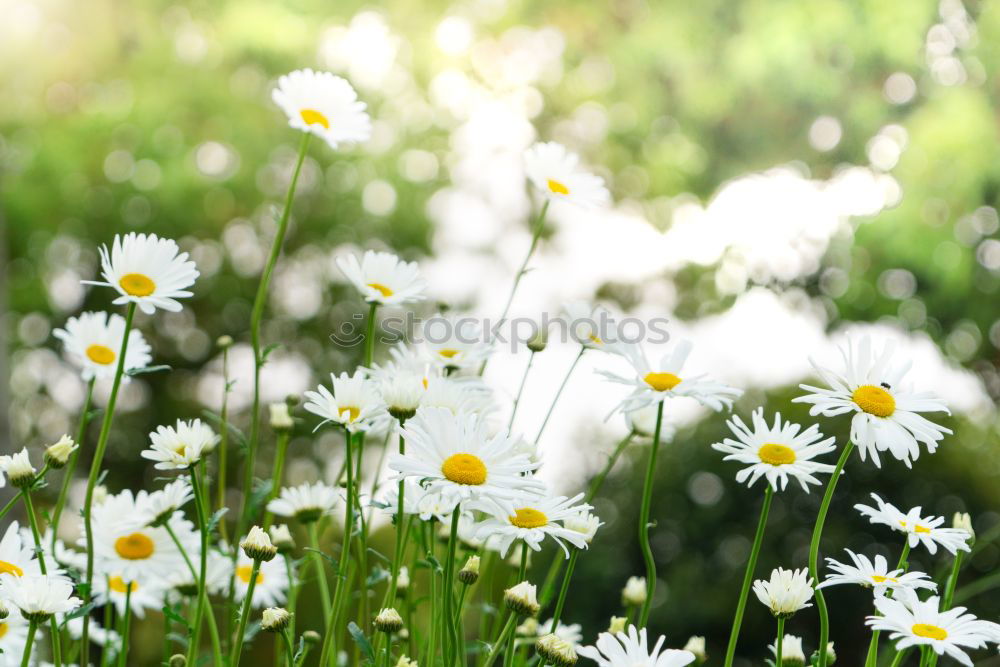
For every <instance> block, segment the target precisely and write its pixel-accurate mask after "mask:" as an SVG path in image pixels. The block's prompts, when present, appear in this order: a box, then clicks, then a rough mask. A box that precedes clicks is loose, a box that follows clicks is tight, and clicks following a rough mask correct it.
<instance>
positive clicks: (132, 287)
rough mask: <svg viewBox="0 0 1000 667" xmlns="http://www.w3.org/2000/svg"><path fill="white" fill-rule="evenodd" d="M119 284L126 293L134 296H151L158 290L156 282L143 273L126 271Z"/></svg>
mask: <svg viewBox="0 0 1000 667" xmlns="http://www.w3.org/2000/svg"><path fill="white" fill-rule="evenodd" d="M118 284H119V285H121V288H122V289H123V290H125V293H126V294H130V295H132V296H149V295H150V294H152V293H153V292H155V291H156V283H154V282H153V281H152V280H151V279H150V278H149V276H144V275H143V274H141V273H126V274H125V275H124V276H122V277H121V280H119V281H118Z"/></svg>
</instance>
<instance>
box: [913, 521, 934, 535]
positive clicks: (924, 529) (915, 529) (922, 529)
mask: <svg viewBox="0 0 1000 667" xmlns="http://www.w3.org/2000/svg"><path fill="white" fill-rule="evenodd" d="M913 532H915V533H924V534H930V532H931V529H930V528H928V527H927V526H921V525H920V524H919V523H918V524H917V525H915V526H914V527H913Z"/></svg>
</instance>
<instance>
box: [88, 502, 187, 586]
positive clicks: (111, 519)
mask: <svg viewBox="0 0 1000 667" xmlns="http://www.w3.org/2000/svg"><path fill="white" fill-rule="evenodd" d="M148 498H149V494H148V493H146V492H145V491H139V492H138V493H137V494H136V495H135V496H133V495H132V492H131V491H129V490H127V489H126V490H124V491H122V492H121V493H119V494H117V495H114V496H108V498H107V500H105V501H104V502H103V503H101V504H100V505H94V507H93V510H92V512H93V514H92V520H91V522H92V524H93V533H94V556H95V560H96V570H97V571H98V572H108V573H112V574H116V575H119V576H121V577H124V578H125V579H126V580H128V581H143V580H147V579H151V578H155V577H163V576H165V575H166V573H168V572H171V571H174V570H184V569H186V568H187V564H186V563H185V562H184V557H183V555H182V554H181V552H180V551H179V550H178V549H177V545H176V544H174V541H173V540H172V539H171V537H170V534H169V533H168V532H167V529H166V528H164V527H162V526H157V527H152V526H146V525H144V520H145V518H146V517H147V516H148V512H147V511H146V509H145V508H146V503H147V502H148ZM169 525H170V528H171V529H172V530H173V531H174V533H175V534H176V535H177V538H178V540H179V541H180V542H181V545H182V546H183V547H184V549H185V551H187V552H188V553H197V552H198V544H199V540H198V533H197V532H195V530H194V526H193V525H192V524H191V522H190V521H188V520H186V519H185V518H184V517H183V515H182V514H181V513H180V512H175V513H174V514H173V516H171V517H170V519H169ZM79 544H80V546H84V547H85V546H86V539H85V537H81V538H80V540H79Z"/></svg>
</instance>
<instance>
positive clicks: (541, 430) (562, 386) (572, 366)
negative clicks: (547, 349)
mask: <svg viewBox="0 0 1000 667" xmlns="http://www.w3.org/2000/svg"><path fill="white" fill-rule="evenodd" d="M586 351H587V348H585V347H581V348H580V353H579V354H577V355H576V358H575V359H573V363H572V364H570V366H569V370H568V371H566V377H564V378H563V381H562V384H560V385H559V389H558V390H557V391H556V395H555V396H554V397H553V398H552V404H551V405H550V406H549V411H548V412H546V413H545V419H544V420H543V421H542V425H541V426H540V427H539V429H538V435H536V436H535V444H538V441H539V440H541V439H542V433H544V432H545V427H546V426H548V424H549V418H550V417H552V413H553V412H554V411H555V409H556V403H558V402H559V397H560V396H562V393H563V389H565V388H566V384H567V383H568V382H569V378H570V376H571V375H573V370H574V369H575V368H576V365H577V364H578V363H580V358H581V357H582V356H583V353H584V352H586Z"/></svg>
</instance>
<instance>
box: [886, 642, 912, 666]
mask: <svg viewBox="0 0 1000 667" xmlns="http://www.w3.org/2000/svg"><path fill="white" fill-rule="evenodd" d="M909 652H910V647H909V646H907V647H906V648H904V649H903V650H902V651H896V657H895V658H893V659H892V662H891V663H890V664H889V667H899V665H901V664H903V658H904V657H905V656H906V654H907V653H909Z"/></svg>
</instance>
